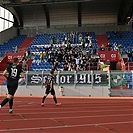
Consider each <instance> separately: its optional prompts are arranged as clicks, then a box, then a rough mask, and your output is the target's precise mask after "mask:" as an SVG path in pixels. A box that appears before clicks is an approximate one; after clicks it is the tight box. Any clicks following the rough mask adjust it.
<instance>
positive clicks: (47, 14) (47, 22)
mask: <svg viewBox="0 0 133 133" xmlns="http://www.w3.org/2000/svg"><path fill="white" fill-rule="evenodd" d="M43 9H44V12H45V16H46V24H47V28H50V17H49V8H48V6H47V5H43Z"/></svg>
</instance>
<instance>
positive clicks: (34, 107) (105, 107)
mask: <svg viewBox="0 0 133 133" xmlns="http://www.w3.org/2000/svg"><path fill="white" fill-rule="evenodd" d="M21 106H22V108H21V107H20V108H19V107H18V106H16V109H15V110H31V109H32V110H38V109H39V108H40V109H42V107H40V105H38V106H33V107H32V106H29V105H28V106H26V107H25V108H23V106H25V105H21ZM53 106H55V105H53ZM115 107H116V108H118V109H120V108H131V109H133V107H132V106H111V105H110V106H104V109H108V108H115ZM79 108H80V109H83V110H84V109H101V108H103V107H97V106H96V107H89V106H87V107H81V106H79V107H74V106H72V107H70V106H69V107H66V106H63V104H62V105H61V106H59V107H58V108H57V107H56V106H55V107H49V105H46V106H45V107H44V109H47V110H48V109H51V110H53V109H54V110H60V109H62V110H65V109H67V110H69V109H70V110H74V109H76V110H78V109H79ZM3 109H8V107H3Z"/></svg>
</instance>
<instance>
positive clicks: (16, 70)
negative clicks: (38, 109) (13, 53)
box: [0, 57, 24, 114]
mask: <svg viewBox="0 0 133 133" xmlns="http://www.w3.org/2000/svg"><path fill="white" fill-rule="evenodd" d="M18 63H19V60H18V58H17V57H14V58H13V64H12V65H9V66H8V67H7V68H6V70H5V71H4V72H3V75H4V76H5V77H6V78H7V89H8V95H7V97H6V98H5V99H4V100H3V101H2V103H1V104H0V108H2V107H3V106H4V105H5V104H6V103H8V102H9V108H10V109H9V113H10V114H12V113H13V110H12V106H13V98H14V94H15V92H16V90H17V88H18V81H19V79H20V78H24V72H23V69H22V67H21V66H19V65H18Z"/></svg>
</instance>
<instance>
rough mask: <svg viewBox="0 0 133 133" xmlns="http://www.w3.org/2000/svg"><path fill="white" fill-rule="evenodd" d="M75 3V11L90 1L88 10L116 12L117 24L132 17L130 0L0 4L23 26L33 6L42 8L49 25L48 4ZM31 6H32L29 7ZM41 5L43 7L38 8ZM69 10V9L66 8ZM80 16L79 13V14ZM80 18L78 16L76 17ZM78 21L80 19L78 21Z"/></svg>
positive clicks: (7, 0) (12, 0) (12, 1)
mask: <svg viewBox="0 0 133 133" xmlns="http://www.w3.org/2000/svg"><path fill="white" fill-rule="evenodd" d="M69 3H73V4H75V5H76V4H77V11H78V13H79V14H81V11H82V10H81V9H82V3H90V5H91V6H88V12H90V11H91V13H92V12H99V13H101V14H105V13H106V15H108V14H110V12H112V13H114V14H116V16H117V24H118V25H124V24H126V23H127V22H128V21H130V19H131V18H132V0H2V1H0V4H1V5H2V6H3V7H5V8H7V9H8V10H10V11H11V12H12V13H13V14H14V19H15V23H14V26H16V27H17V26H20V27H23V25H24V20H23V18H26V17H25V16H26V12H29V10H30V13H31V15H32V11H34V9H35V7H38V8H39V9H42V10H43V11H44V13H45V16H46V21H47V22H46V24H47V26H49V25H50V22H49V21H50V20H49V17H50V14H49V9H48V8H49V7H48V5H52V4H69ZM31 7H32V8H31ZM40 7H43V8H40ZM68 10H69V9H68ZM79 17H81V15H79ZM78 19H79V20H80V18H78ZM79 23H80V21H79Z"/></svg>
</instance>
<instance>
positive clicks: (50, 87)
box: [41, 70, 61, 106]
mask: <svg viewBox="0 0 133 133" xmlns="http://www.w3.org/2000/svg"><path fill="white" fill-rule="evenodd" d="M44 85H45V87H46V91H45V95H44V97H43V98H42V104H41V106H44V101H45V99H46V97H47V96H48V94H49V93H51V95H53V99H54V102H55V104H56V105H57V106H58V105H61V103H58V102H57V99H56V95H55V90H54V70H51V71H50V75H49V76H48V77H47V78H45V82H44Z"/></svg>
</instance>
